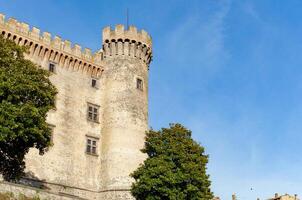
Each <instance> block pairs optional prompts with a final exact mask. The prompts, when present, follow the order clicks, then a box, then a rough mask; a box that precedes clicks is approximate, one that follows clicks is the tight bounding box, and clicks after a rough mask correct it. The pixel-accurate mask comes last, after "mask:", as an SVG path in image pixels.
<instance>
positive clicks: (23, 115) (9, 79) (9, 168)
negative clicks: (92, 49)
mask: <svg viewBox="0 0 302 200" xmlns="http://www.w3.org/2000/svg"><path fill="white" fill-rule="evenodd" d="M25 52H26V48H25V47H20V46H18V45H17V44H15V43H14V42H12V41H10V40H7V39H4V38H3V37H0V174H2V175H3V177H4V179H5V180H15V179H18V178H20V177H21V176H22V175H23V173H24V169H25V163H24V156H25V154H26V153H27V152H28V151H29V148H31V147H34V148H37V149H38V150H39V152H40V154H43V153H44V152H45V150H46V149H47V147H48V146H49V145H50V143H51V141H50V138H51V130H50V127H49V125H48V124H47V123H46V114H47V112H48V111H49V110H50V109H53V108H54V107H55V95H56V93H57V92H56V89H55V87H54V86H53V85H52V84H51V82H50V80H49V75H50V74H49V72H48V71H45V70H43V69H41V68H39V67H38V66H37V65H35V64H34V63H32V62H31V61H29V60H26V59H25V58H24V56H23V54H24V53H25Z"/></svg>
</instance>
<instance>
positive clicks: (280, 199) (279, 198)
mask: <svg viewBox="0 0 302 200" xmlns="http://www.w3.org/2000/svg"><path fill="white" fill-rule="evenodd" d="M268 200H300V199H299V198H298V196H297V195H294V196H291V195H289V194H285V195H279V194H278V193H276V194H275V197H274V198H270V199H268Z"/></svg>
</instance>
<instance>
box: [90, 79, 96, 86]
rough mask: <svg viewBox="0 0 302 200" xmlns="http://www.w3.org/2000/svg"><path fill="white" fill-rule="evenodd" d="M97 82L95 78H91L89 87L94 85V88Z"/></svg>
mask: <svg viewBox="0 0 302 200" xmlns="http://www.w3.org/2000/svg"><path fill="white" fill-rule="evenodd" d="M96 84H97V80H96V79H94V78H93V79H91V87H94V88H96V86H97V85H96Z"/></svg>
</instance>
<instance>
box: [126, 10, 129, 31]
mask: <svg viewBox="0 0 302 200" xmlns="http://www.w3.org/2000/svg"><path fill="white" fill-rule="evenodd" d="M126 27H127V30H128V29H129V9H128V8H127V12H126Z"/></svg>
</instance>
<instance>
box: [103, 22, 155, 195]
mask: <svg viewBox="0 0 302 200" xmlns="http://www.w3.org/2000/svg"><path fill="white" fill-rule="evenodd" d="M151 48H152V41H151V37H150V36H149V35H148V34H147V32H146V31H144V30H142V31H140V32H138V31H137V29H136V28H135V27H133V26H130V27H129V29H128V30H125V29H124V26H123V25H117V26H116V27H115V30H112V29H111V28H110V27H106V28H104V29H103V62H104V66H105V71H104V72H103V75H102V79H104V81H102V82H103V83H104V84H105V86H104V94H103V95H104V108H103V110H104V113H103V116H104V119H103V122H102V124H103V128H102V153H101V172H102V173H101V174H102V178H101V181H102V185H103V191H106V192H104V193H107V194H104V195H112V194H113V193H117V192H118V191H125V192H124V194H123V195H126V196H123V197H120V198H122V199H127V198H128V197H127V196H130V195H129V194H130V193H129V192H127V191H128V190H129V188H130V186H131V183H132V179H131V178H130V177H129V174H130V173H131V172H133V171H134V170H135V169H137V167H138V166H139V164H140V163H142V162H143V160H144V158H145V155H144V154H143V153H141V152H140V149H142V148H143V146H144V140H145V132H146V131H147V130H148V67H149V63H150V61H151V58H152V51H151ZM109 193H110V194H109ZM118 193H119V194H118V196H120V195H121V194H120V192H118ZM104 199H106V196H104ZM114 199H119V197H117V196H116V197H115V198H114Z"/></svg>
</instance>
